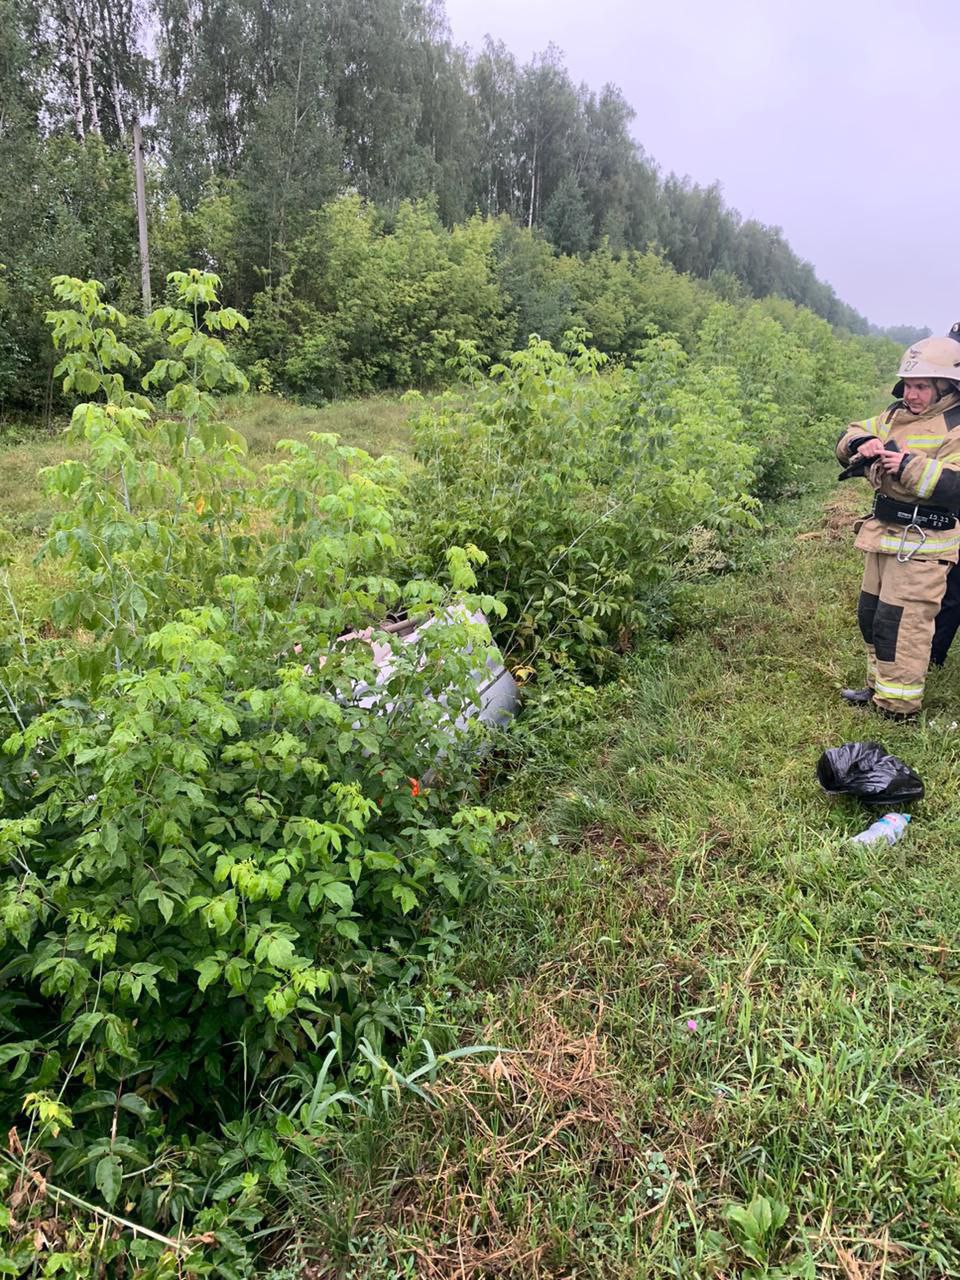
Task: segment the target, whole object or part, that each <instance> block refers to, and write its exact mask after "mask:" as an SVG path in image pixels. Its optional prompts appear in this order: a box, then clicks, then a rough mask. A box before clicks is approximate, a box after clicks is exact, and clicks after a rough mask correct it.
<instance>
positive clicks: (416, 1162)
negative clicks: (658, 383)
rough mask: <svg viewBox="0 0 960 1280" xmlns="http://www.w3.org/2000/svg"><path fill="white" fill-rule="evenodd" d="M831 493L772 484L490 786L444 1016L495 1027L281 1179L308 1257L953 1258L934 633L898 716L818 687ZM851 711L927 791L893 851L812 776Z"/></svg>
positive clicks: (946, 851) (416, 1270)
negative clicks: (486, 1047)
mask: <svg viewBox="0 0 960 1280" xmlns="http://www.w3.org/2000/svg"><path fill="white" fill-rule="evenodd" d="M858 500H860V501H862V500H863V495H862V494H856V495H854V491H853V490H844V491H841V494H840V496H839V497H838V496H837V493H836V492H831V494H830V497H829V499H828V502H827V506H826V508H825V507H824V501H823V495H822V494H821V496H820V497H812V498H808V499H807V500H805V501H804V502H801V503H796V504H792V505H789V506H786V507H783V508H781V509H780V511H779V512H778V513H777V515H776V525H775V527H772V528H771V529H770V530H769V531H768V533H767V534H766V536H764V537H763V538H759V539H757V540H756V541H755V543H754V544H753V545H752V547H750V548H748V555H747V558H746V559H744V560H743V561H742V563H741V565H740V568H739V570H738V571H737V572H736V573H733V574H728V575H726V576H724V577H722V578H716V579H714V580H713V581H711V582H710V583H709V584H708V585H707V586H706V587H699V588H697V589H696V591H695V593H694V594H693V595H692V596H691V597H690V598H689V599H688V601H687V608H686V613H687V616H688V618H689V619H696V626H695V627H694V628H693V629H691V630H689V631H688V632H687V634H686V636H685V638H684V639H683V640H682V642H681V643H679V644H677V645H676V646H674V647H673V648H671V649H670V650H669V651H668V652H667V653H666V655H662V656H660V657H659V658H656V659H649V660H647V661H644V662H637V663H636V664H635V665H634V666H633V668H632V669H631V670H630V672H629V674H628V676H627V678H626V679H625V680H624V681H623V682H621V683H620V684H618V685H616V686H613V687H610V688H608V689H606V690H604V691H602V692H601V693H600V694H599V695H597V696H596V697H594V698H589V697H584V698H583V699H582V703H581V706H582V710H583V717H582V719H581V720H580V722H579V725H578V726H577V727H576V728H573V729H571V730H570V731H569V733H568V734H567V735H566V737H565V740H564V741H563V742H562V750H560V751H559V755H558V748H557V742H558V739H557V736H556V734H554V735H553V737H552V739H550V740H551V741H552V742H553V746H552V747H551V749H550V751H549V752H548V753H546V754H544V755H542V756H541V758H540V759H538V760H537V759H535V760H534V761H532V762H531V763H530V764H529V765H528V766H527V767H526V768H525V769H524V770H523V771H522V772H521V774H520V775H519V776H518V777H517V779H516V780H515V781H514V782H513V783H512V784H511V786H510V787H509V788H508V789H507V794H506V796H503V797H499V799H500V800H502V801H503V803H505V804H508V805H510V806H511V807H514V808H518V807H519V808H524V809H525V810H526V811H527V812H528V813H529V814H530V815H531V816H530V817H529V819H528V820H527V821H526V822H525V823H524V824H523V825H522V826H521V827H520V828H519V829H518V831H517V832H516V840H515V848H514V851H513V865H512V866H511V867H509V868H507V869H505V871H504V878H503V882H502V883H501V884H500V885H499V887H498V888H497V890H496V893H495V895H494V897H493V898H492V900H491V901H490V902H489V903H488V904H487V905H486V906H485V907H484V908H483V909H482V911H481V912H479V913H478V914H477V916H476V918H475V919H474V920H473V922H472V923H471V925H470V926H469V930H470V932H469V937H468V939H467V943H468V945H467V952H466V955H467V959H466V960H465V961H464V962H463V963H462V964H461V966H460V970H459V973H458V974H457V978H458V980H459V981H460V982H462V983H463V984H464V994H463V995H462V997H460V999H459V1005H458V1010H459V1015H460V1018H461V1021H462V1025H460V1026H459V1027H457V1028H455V1029H454V1033H453V1034H454V1035H455V1036H456V1038H458V1039H459V1040H460V1041H461V1042H462V1043H465V1044H466V1043H481V1042H483V1043H494V1044H497V1045H500V1046H503V1048H504V1052H503V1053H502V1054H501V1055H499V1056H497V1057H496V1058H495V1059H494V1060H492V1061H491V1060H490V1059H489V1058H488V1059H487V1060H486V1061H485V1062H484V1063H483V1064H481V1063H479V1062H476V1063H473V1064H472V1065H468V1066H462V1065H461V1066H460V1067H459V1068H458V1069H457V1070H456V1072H453V1071H448V1072H447V1073H446V1074H445V1075H444V1076H442V1078H441V1081H440V1083H439V1084H438V1085H436V1086H435V1087H434V1093H435V1101H436V1103H437V1105H436V1106H435V1107H433V1108H426V1107H424V1106H423V1105H422V1104H419V1103H414V1104H411V1105H409V1106H406V1107H405V1108H404V1109H403V1110H402V1111H400V1112H399V1113H395V1114H394V1115H393V1116H392V1117H391V1118H390V1119H389V1120H388V1122H387V1124H386V1125H385V1126H384V1125H382V1124H378V1125H376V1126H371V1125H369V1124H364V1125H362V1126H361V1127H360V1129H359V1130H358V1132H357V1134H356V1136H355V1138H354V1139H353V1141H352V1143H351V1144H350V1145H349V1146H348V1148H347V1150H346V1153H345V1155H344V1157H343V1160H342V1163H341V1165H340V1166H339V1167H338V1169H337V1170H336V1171H335V1172H334V1173H333V1174H332V1175H330V1174H325V1175H324V1176H323V1177H322V1178H318V1181H317V1184H316V1185H315V1186H314V1187H312V1188H311V1187H307V1188H306V1189H304V1190H303V1191H302V1193H301V1196H300V1199H301V1203H300V1205H299V1210H300V1213H301V1227H302V1229H303V1230H304V1233H305V1239H306V1241H307V1253H308V1254H309V1255H312V1256H313V1257H315V1258H316V1259H317V1260H318V1261H319V1260H321V1259H322V1260H323V1265H324V1266H325V1267H329V1268H330V1270H329V1271H327V1270H325V1269H324V1270H323V1271H322V1274H331V1275H333V1274H344V1275H346V1274H349V1275H350V1276H356V1277H369V1278H371V1280H372V1278H373V1277H388V1276H390V1277H392V1276H424V1277H451V1278H452V1277H463V1278H464V1280H467V1278H468V1277H473V1278H475V1280H480V1278H481V1277H488V1276H516V1277H520V1276H524V1277H529V1276H534V1277H574V1276H576V1277H624V1278H626V1277H637V1278H638V1280H639V1278H640V1277H646V1276H677V1277H691V1278H693V1277H702V1276H718V1277H733V1276H744V1277H771V1278H772V1277H780V1278H781V1280H784V1278H785V1277H790V1276H814V1275H816V1276H821V1275H823V1276H841V1277H848V1278H849V1280H861V1278H866V1277H880V1276H895V1275H896V1276H909V1277H939V1276H947V1275H957V1274H960V1220H958V1217H957V1208H958V1201H960V1161H958V1152H960V1052H958V1050H960V1021H958V1016H957V1014H958V991H960V853H958V846H960V841H958V838H957V832H958V829H960V826H958V824H960V792H958V787H957V781H958V778H960V730H958V729H957V728H956V726H955V724H954V720H955V719H957V720H960V677H958V673H960V652H958V653H957V655H955V656H954V657H953V658H952V660H951V661H952V669H951V667H950V666H949V665H948V668H947V670H946V672H945V673H943V675H940V676H937V678H936V679H935V680H933V681H932V683H931V690H930V698H929V708H930V709H929V711H928V713H927V714H926V716H925V718H924V721H923V723H921V724H920V725H919V726H918V727H905V726H890V725H888V724H887V723H886V722H882V721H879V720H877V719H874V718H873V717H872V716H871V714H870V713H862V712H855V711H852V710H848V709H846V708H845V707H843V706H842V705H841V704H840V703H839V700H838V697H837V690H838V688H839V687H840V686H841V685H842V684H845V683H850V682H851V681H856V682H858V683H859V679H860V677H861V674H862V673H861V663H860V644H859V640H858V636H857V633H856V623H855V604H856V597H857V592H858V588H859V571H860V563H859V557H858V556H857V554H856V553H855V552H853V551H852V549H851V545H850V544H851V538H850V535H849V528H848V526H849V524H850V521H851V519H852V514H853V513H854V511H855V509H856V504H857V501H858ZM866 737H876V738H878V739H879V740H880V741H881V742H883V743H884V744H885V745H886V746H887V748H888V749H889V750H892V751H894V752H895V753H897V754H899V755H901V756H902V757H903V758H904V759H906V760H907V761H908V762H909V763H910V764H912V765H913V766H914V767H915V768H916V769H917V770H918V771H919V773H920V774H921V776H922V777H923V778H924V780H925V782H926V785H927V789H928V794H927V799H926V800H925V801H924V802H923V803H922V804H918V805H916V806H914V810H913V823H912V825H911V827H910V829H909V832H908V835H907V837H906V838H905V839H904V840H903V841H901V842H900V843H898V844H896V845H894V846H892V847H888V846H879V847H876V846H875V847H873V848H870V849H864V848H862V847H858V846H853V845H850V844H848V843H847V842H846V840H847V837H849V836H850V835H853V834H855V833H856V832H857V831H859V830H861V829H863V828H864V827H865V826H867V825H868V823H869V822H870V821H871V820H872V817H871V813H870V812H869V811H867V810H865V809H864V808H863V807H861V806H860V805H859V804H857V803H856V802H853V801H839V802H838V801H830V800H828V799H827V798H826V797H825V796H823V795H822V794H821V792H820V791H819V788H818V787H817V784H816V782H815V780H814V766H815V763H816V760H817V758H818V756H819V754H820V752H821V751H822V750H823V749H824V747H826V746H829V745H835V744H838V743H840V742H843V741H845V740H850V739H854V738H866ZM549 738H550V735H548V739H549ZM560 756H562V760H563V761H564V763H562V764H558V759H559V757H560ZM570 761H576V763H575V764H570V763H569V762H570ZM751 1205H752V1208H751V1207H750V1206H751ZM731 1206H733V1207H734V1209H735V1211H734V1214H733V1215H732V1216H731V1215H730V1213H729V1210H730V1208H731ZM737 1207H739V1210H740V1212H739V1214H738V1213H737Z"/></svg>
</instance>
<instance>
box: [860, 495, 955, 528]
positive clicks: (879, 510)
mask: <svg viewBox="0 0 960 1280" xmlns="http://www.w3.org/2000/svg"><path fill="white" fill-rule="evenodd" d="M873 514H874V515H875V516H876V518H877V519H878V520H882V521H883V523H884V524H903V525H915V526H916V527H917V528H918V529H933V530H935V531H937V532H939V533H942V532H943V531H944V530H946V529H952V528H953V527H954V525H955V524H956V523H957V517H956V515H955V514H954V512H952V511H947V509H946V508H945V507H924V506H921V505H920V504H919V503H917V504H916V505H914V504H912V503H910V502H909V501H907V502H904V501H903V500H902V499H900V498H888V497H887V495H886V494H885V493H878V494H876V495H875V496H874V499H873Z"/></svg>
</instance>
